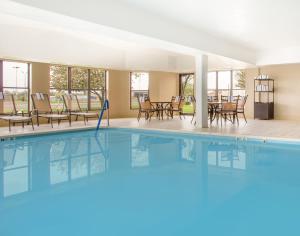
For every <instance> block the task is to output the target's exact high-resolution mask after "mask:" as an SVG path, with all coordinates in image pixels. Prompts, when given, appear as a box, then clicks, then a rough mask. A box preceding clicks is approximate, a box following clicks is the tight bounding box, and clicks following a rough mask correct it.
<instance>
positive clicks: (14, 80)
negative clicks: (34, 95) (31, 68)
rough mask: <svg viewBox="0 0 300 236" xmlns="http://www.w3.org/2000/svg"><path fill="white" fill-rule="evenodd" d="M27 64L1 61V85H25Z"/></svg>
mask: <svg viewBox="0 0 300 236" xmlns="http://www.w3.org/2000/svg"><path fill="white" fill-rule="evenodd" d="M27 76H28V64H27V63H20V62H10V61H4V62H3V87H27Z"/></svg>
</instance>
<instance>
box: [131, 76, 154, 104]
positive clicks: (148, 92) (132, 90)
mask: <svg viewBox="0 0 300 236" xmlns="http://www.w3.org/2000/svg"><path fill="white" fill-rule="evenodd" d="M133 73H147V74H148V77H149V84H150V73H149V72H146V71H131V72H130V73H129V81H130V83H129V84H130V85H129V86H130V94H129V96H130V99H129V106H130V110H138V109H139V108H134V107H132V92H135V91H137V92H147V94H148V96H149V94H150V89H149V87H150V86H149V84H148V89H147V90H135V89H132V74H133Z"/></svg>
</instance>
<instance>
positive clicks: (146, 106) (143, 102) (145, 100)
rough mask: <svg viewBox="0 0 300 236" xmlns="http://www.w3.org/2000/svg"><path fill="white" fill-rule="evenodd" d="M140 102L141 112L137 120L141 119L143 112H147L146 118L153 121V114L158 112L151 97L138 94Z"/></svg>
mask: <svg viewBox="0 0 300 236" xmlns="http://www.w3.org/2000/svg"><path fill="white" fill-rule="evenodd" d="M137 99H138V103H139V112H138V116H137V120H138V121H140V119H141V116H142V114H145V120H149V121H151V117H152V115H153V114H154V113H155V112H156V109H155V107H154V106H153V105H152V104H151V102H150V98H149V97H144V96H137Z"/></svg>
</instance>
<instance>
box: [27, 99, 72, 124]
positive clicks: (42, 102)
mask: <svg viewBox="0 0 300 236" xmlns="http://www.w3.org/2000/svg"><path fill="white" fill-rule="evenodd" d="M31 99H32V105H33V113H34V114H35V116H36V119H37V125H38V126H39V125H40V121H39V118H45V119H47V120H48V123H50V124H51V127H52V128H53V121H55V120H57V123H58V125H59V124H60V122H61V121H62V120H68V121H69V125H70V126H71V117H70V116H69V115H66V114H62V113H61V112H57V113H54V112H53V111H52V108H51V104H50V99H49V96H48V94H44V93H35V94H31Z"/></svg>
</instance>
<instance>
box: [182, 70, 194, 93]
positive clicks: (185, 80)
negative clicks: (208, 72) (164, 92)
mask: <svg viewBox="0 0 300 236" xmlns="http://www.w3.org/2000/svg"><path fill="white" fill-rule="evenodd" d="M181 78H182V80H181V91H182V95H183V96H190V95H193V94H194V75H193V74H187V75H184V76H182V77H181Z"/></svg>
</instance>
